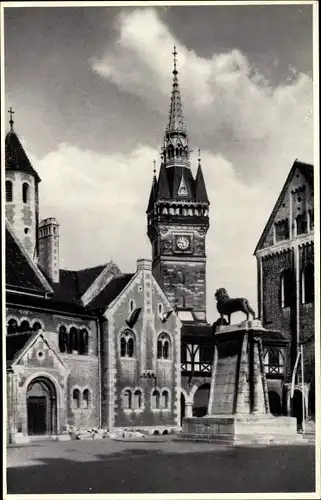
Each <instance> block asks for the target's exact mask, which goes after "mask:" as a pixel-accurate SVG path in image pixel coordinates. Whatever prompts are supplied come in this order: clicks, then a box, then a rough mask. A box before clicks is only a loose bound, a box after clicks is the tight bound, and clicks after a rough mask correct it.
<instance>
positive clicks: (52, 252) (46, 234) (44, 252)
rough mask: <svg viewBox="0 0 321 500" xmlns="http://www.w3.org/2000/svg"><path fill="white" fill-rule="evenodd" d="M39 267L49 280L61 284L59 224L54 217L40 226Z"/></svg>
mask: <svg viewBox="0 0 321 500" xmlns="http://www.w3.org/2000/svg"><path fill="white" fill-rule="evenodd" d="M38 265H39V267H40V268H41V269H42V271H43V272H44V274H45V275H46V277H47V278H49V279H50V280H51V281H52V282H53V283H59V224H58V222H57V221H56V219H54V218H53V217H50V218H49V219H45V220H43V221H41V222H40V224H39V260H38Z"/></svg>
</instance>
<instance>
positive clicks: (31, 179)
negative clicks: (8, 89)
mask: <svg viewBox="0 0 321 500" xmlns="http://www.w3.org/2000/svg"><path fill="white" fill-rule="evenodd" d="M9 113H10V121H9V124H10V130H9V132H8V134H7V136H6V139H5V167H6V220H7V221H8V222H9V223H10V225H11V227H12V229H13V231H14V233H15V235H16V236H17V238H18V239H19V240H20V242H21V243H22V245H23V246H24V248H25V250H26V251H27V252H28V254H29V255H30V257H31V258H35V257H36V256H37V253H38V251H37V250H38V249H37V231H38V213H39V194H38V184H39V182H40V181H41V179H40V177H39V175H38V174H37V172H36V171H35V170H34V168H33V167H32V165H31V163H30V160H29V158H28V156H27V155H26V153H25V150H24V148H23V146H22V144H21V142H20V140H19V138H18V136H17V134H16V133H15V131H14V130H13V123H14V122H13V114H14V111H12V108H10V109H9Z"/></svg>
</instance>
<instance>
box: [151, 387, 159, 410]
mask: <svg viewBox="0 0 321 500" xmlns="http://www.w3.org/2000/svg"><path fill="white" fill-rule="evenodd" d="M159 403H160V394H159V391H158V390H157V389H155V390H154V391H153V392H152V400H151V406H152V409H153V410H158V409H159Z"/></svg>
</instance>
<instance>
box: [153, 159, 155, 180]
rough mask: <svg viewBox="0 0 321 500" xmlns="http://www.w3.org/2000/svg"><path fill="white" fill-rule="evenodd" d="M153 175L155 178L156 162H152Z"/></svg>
mask: <svg viewBox="0 0 321 500" xmlns="http://www.w3.org/2000/svg"><path fill="white" fill-rule="evenodd" d="M153 174H154V177H156V160H153Z"/></svg>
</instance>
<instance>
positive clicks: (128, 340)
mask: <svg viewBox="0 0 321 500" xmlns="http://www.w3.org/2000/svg"><path fill="white" fill-rule="evenodd" d="M120 356H121V357H122V358H134V357H135V335H134V333H133V332H132V331H131V330H125V331H123V332H122V334H121V336H120Z"/></svg>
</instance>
